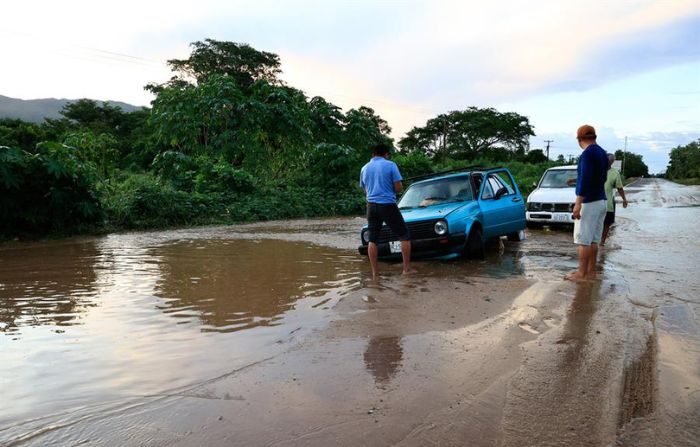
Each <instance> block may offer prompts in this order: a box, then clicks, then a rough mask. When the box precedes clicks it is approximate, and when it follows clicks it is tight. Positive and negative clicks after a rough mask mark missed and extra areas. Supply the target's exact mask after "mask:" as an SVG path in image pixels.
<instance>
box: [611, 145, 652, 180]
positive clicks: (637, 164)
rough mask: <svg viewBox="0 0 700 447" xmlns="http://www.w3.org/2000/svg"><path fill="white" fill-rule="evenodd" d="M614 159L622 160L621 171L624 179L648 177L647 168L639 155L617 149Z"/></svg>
mask: <svg viewBox="0 0 700 447" xmlns="http://www.w3.org/2000/svg"><path fill="white" fill-rule="evenodd" d="M615 158H616V159H618V160H622V171H623V172H624V174H625V177H642V176H644V177H648V176H649V167H648V166H647V165H646V164H645V163H644V160H643V158H642V156H641V155H639V154H635V153H632V152H624V151H622V150H619V149H618V150H617V151H615Z"/></svg>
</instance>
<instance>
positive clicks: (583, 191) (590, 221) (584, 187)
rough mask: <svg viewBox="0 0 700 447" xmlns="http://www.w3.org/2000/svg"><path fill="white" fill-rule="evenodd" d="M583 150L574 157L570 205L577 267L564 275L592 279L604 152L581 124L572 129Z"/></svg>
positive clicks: (603, 207) (602, 209)
mask: <svg viewBox="0 0 700 447" xmlns="http://www.w3.org/2000/svg"><path fill="white" fill-rule="evenodd" d="M576 139H577V140H578V144H579V146H580V147H581V149H583V154H581V156H580V157H579V159H578V168H577V169H578V179H577V181H576V204H575V205H574V211H573V218H574V243H575V244H577V245H578V257H579V259H578V270H577V271H575V272H573V273H570V274H569V275H567V276H566V278H567V279H570V280H572V281H584V280H589V279H595V276H596V261H597V258H598V244H599V243H600V240H601V237H602V235H603V222H604V221H605V213H606V211H607V200H606V196H605V181H606V179H607V171H608V154H607V153H606V152H605V150H604V149H603V148H602V147H600V146H598V145H597V144H596V133H595V129H594V128H593V126H589V125H587V124H586V125H583V126H581V127H579V128H578V131H577V132H576Z"/></svg>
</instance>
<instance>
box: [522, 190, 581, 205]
mask: <svg viewBox="0 0 700 447" xmlns="http://www.w3.org/2000/svg"><path fill="white" fill-rule="evenodd" d="M575 201H576V188H537V189H536V190H534V191H532V193H531V194H530V195H529V196H528V198H527V202H528V203H530V202H540V203H574V202H575Z"/></svg>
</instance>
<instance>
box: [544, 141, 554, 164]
mask: <svg viewBox="0 0 700 447" xmlns="http://www.w3.org/2000/svg"><path fill="white" fill-rule="evenodd" d="M544 142H545V143H547V161H549V143H554V140H544Z"/></svg>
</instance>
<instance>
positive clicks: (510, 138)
mask: <svg viewBox="0 0 700 447" xmlns="http://www.w3.org/2000/svg"><path fill="white" fill-rule="evenodd" d="M534 135H535V133H534V128H533V127H532V125H530V122H529V120H528V119H527V117H525V116H522V115H519V114H517V113H514V112H505V113H503V112H499V111H497V110H496V109H493V108H484V109H481V108H477V107H469V108H467V109H466V110H461V111H453V112H449V113H447V114H441V115H438V116H437V117H435V118H432V119H430V120H428V122H427V123H426V125H425V126H423V127H414V128H413V129H411V131H409V132H408V133H407V135H406V137H404V138H403V139H401V140H400V141H399V146H400V147H401V148H402V149H405V150H408V151H420V152H424V153H426V154H429V155H431V156H438V157H456V158H461V159H470V158H474V157H476V156H479V155H482V154H487V153H488V152H489V151H492V150H494V149H497V148H500V149H505V150H508V151H511V152H515V153H520V154H522V155H524V153H525V151H526V150H527V148H528V147H529V137H531V136H534Z"/></svg>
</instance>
